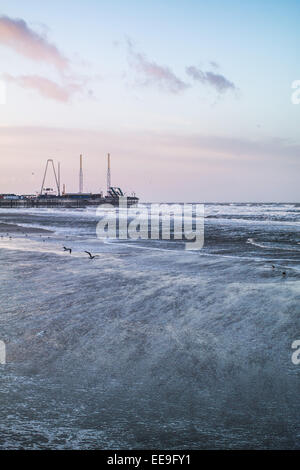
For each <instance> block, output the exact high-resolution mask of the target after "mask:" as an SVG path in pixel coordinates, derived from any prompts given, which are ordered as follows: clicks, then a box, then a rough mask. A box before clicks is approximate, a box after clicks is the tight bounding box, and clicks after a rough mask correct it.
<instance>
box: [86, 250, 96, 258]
mask: <svg viewBox="0 0 300 470" xmlns="http://www.w3.org/2000/svg"><path fill="white" fill-rule="evenodd" d="M85 253H87V254H88V255H89V257H90V259H95V258H98V255H92V253H90V252H89V251H85Z"/></svg>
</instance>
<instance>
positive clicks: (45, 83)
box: [3, 74, 83, 103]
mask: <svg viewBox="0 0 300 470" xmlns="http://www.w3.org/2000/svg"><path fill="white" fill-rule="evenodd" d="M3 78H4V79H5V80H6V81H7V82H12V83H15V84H17V85H19V86H21V87H22V88H27V89H31V90H35V91H37V92H38V93H39V94H40V95H41V96H43V97H45V98H49V99H52V100H55V101H60V102H62V103H67V102H69V101H70V99H71V98H72V96H73V94H74V93H76V92H80V91H82V88H83V85H82V84H78V83H68V84H66V85H63V86H62V85H59V84H57V83H56V82H54V81H52V80H49V79H48V78H45V77H40V76H39V75H21V76H18V77H13V76H12V75H9V74H4V75H3Z"/></svg>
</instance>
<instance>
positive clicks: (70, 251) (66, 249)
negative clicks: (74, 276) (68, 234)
mask: <svg viewBox="0 0 300 470" xmlns="http://www.w3.org/2000/svg"><path fill="white" fill-rule="evenodd" d="M63 249H64V251H69V253H70V254H71V253H72V248H66V247H65V246H63Z"/></svg>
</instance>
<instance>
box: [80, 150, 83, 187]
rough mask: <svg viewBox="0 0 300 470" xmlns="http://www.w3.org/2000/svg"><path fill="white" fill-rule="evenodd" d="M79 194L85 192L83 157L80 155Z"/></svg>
mask: <svg viewBox="0 0 300 470" xmlns="http://www.w3.org/2000/svg"><path fill="white" fill-rule="evenodd" d="M79 192H80V193H82V192H83V171H82V155H80V169H79Z"/></svg>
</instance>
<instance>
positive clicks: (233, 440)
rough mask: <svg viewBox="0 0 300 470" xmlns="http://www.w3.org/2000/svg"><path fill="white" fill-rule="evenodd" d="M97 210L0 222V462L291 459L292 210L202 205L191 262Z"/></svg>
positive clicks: (296, 207)
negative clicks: (126, 233) (196, 453)
mask: <svg viewBox="0 0 300 470" xmlns="http://www.w3.org/2000/svg"><path fill="white" fill-rule="evenodd" d="M106 210H108V209H105V208H103V209H101V207H100V208H98V209H97V208H95V207H87V208H81V209H80V208H78V209H72V208H70V209H66V208H65V209H63V208H32V209H29V208H28V209H26V208H13V209H10V208H7V209H0V222H2V223H9V224H10V223H11V224H18V225H19V226H21V227H24V234H23V233H19V234H15V233H9V232H8V233H1V234H0V235H2V237H1V238H0V263H1V270H0V341H3V343H4V344H5V349H6V361H5V363H3V364H0V404H1V406H0V448H1V449H128V450H129V449H170V450H172V449H300V393H299V391H300V364H297V361H295V360H293V357H295V350H294V349H293V348H292V345H293V343H294V342H295V341H299V340H300V230H299V229H300V204H296V203H270V204H262V203H257V204H254V203H247V204H246V203H239V204H237V203H228V204H225V203H223V204H217V203H211V204H205V205H204V244H203V247H202V248H201V249H197V250H187V249H185V243H184V241H182V240H178V239H170V240H167V239H158V240H151V239H143V240H139V239H135V240H133V239H128V240H124V239H118V238H116V239H112V238H106V237H103V238H101V237H99V236H97V232H96V227H97V224H98V222H99V220H100V219H101V217H102V216H103V215H105V211H106ZM115 210H117V209H115ZM134 211H135V208H130V209H129V215H130V217H134ZM101 214H102V215H101ZM193 217H194V218H195V217H197V215H196V214H195V213H193ZM194 222H195V221H194ZM30 227H35V228H43V229H47V230H50V231H51V232H49V233H48V232H43V233H25V232H26V231H25V228H30ZM10 237H11V238H10ZM64 246H65V247H66V248H71V249H72V253H71V254H70V253H69V252H68V251H64V249H63V247H64ZM85 251H89V252H91V253H92V254H93V255H97V256H96V257H95V258H94V259H89V256H88V254H87V253H85ZM293 354H294V356H293ZM299 358H300V353H299ZM299 362H300V361H299Z"/></svg>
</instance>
